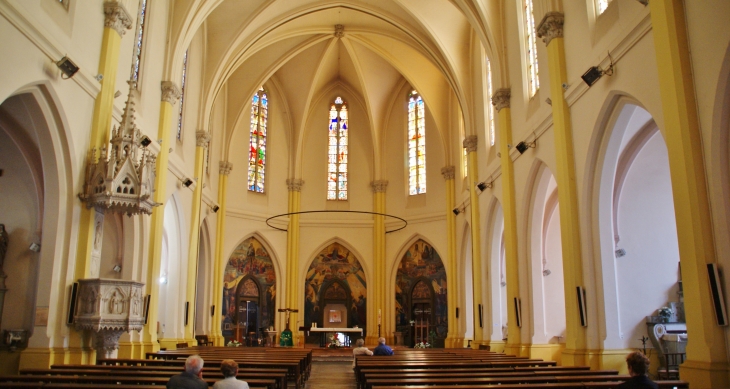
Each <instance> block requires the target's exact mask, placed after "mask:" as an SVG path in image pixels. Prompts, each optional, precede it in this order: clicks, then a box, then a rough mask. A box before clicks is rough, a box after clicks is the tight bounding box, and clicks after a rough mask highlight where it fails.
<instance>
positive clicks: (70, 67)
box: [56, 56, 79, 80]
mask: <svg viewBox="0 0 730 389" xmlns="http://www.w3.org/2000/svg"><path fill="white" fill-rule="evenodd" d="M56 66H58V68H59V69H61V73H63V74H62V75H61V78H63V79H64V80H68V79H69V78H71V77H73V76H74V74H76V72H78V71H79V67H78V66H77V65H76V64H75V63H74V62H73V61H71V59H70V58H69V57H66V56H64V57H63V58H61V59H59V60H58V62H56ZM64 75H65V76H66V77H64Z"/></svg>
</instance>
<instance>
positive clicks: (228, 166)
mask: <svg viewBox="0 0 730 389" xmlns="http://www.w3.org/2000/svg"><path fill="white" fill-rule="evenodd" d="M232 169H233V164H232V163H231V162H228V161H220V162H219V163H218V172H219V173H220V174H221V175H222V176H227V175H229V174H231V170H232Z"/></svg>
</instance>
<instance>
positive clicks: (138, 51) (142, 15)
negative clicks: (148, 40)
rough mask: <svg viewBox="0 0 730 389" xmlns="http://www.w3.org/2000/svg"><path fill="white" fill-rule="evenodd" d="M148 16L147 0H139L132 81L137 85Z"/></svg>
mask: <svg viewBox="0 0 730 389" xmlns="http://www.w3.org/2000/svg"><path fill="white" fill-rule="evenodd" d="M146 16H147V0H140V1H139V14H138V15H137V33H136V34H135V37H134V54H133V55H132V77H131V79H132V81H134V82H135V87H136V86H137V84H136V83H137V82H138V81H139V66H140V63H141V60H142V38H143V36H144V23H145V20H146V19H147V18H146Z"/></svg>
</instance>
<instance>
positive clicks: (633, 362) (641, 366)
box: [626, 351, 649, 375]
mask: <svg viewBox="0 0 730 389" xmlns="http://www.w3.org/2000/svg"><path fill="white" fill-rule="evenodd" d="M626 365H628V367H629V373H631V375H646V373H647V371H648V370H649V358H647V357H646V355H644V354H643V353H642V352H641V351H634V352H633V353H631V354H629V355H628V356H627V357H626Z"/></svg>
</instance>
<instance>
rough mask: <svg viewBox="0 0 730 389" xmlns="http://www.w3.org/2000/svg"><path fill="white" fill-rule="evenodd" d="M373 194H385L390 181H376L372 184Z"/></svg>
mask: <svg viewBox="0 0 730 389" xmlns="http://www.w3.org/2000/svg"><path fill="white" fill-rule="evenodd" d="M370 188H372V190H373V193H385V190H386V189H387V188H388V180H375V181H373V182H371V183H370Z"/></svg>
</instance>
